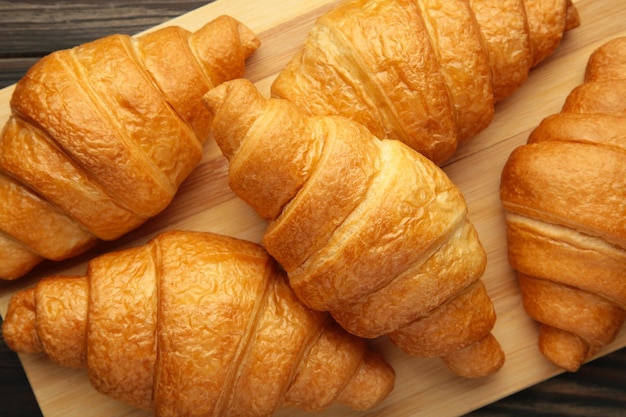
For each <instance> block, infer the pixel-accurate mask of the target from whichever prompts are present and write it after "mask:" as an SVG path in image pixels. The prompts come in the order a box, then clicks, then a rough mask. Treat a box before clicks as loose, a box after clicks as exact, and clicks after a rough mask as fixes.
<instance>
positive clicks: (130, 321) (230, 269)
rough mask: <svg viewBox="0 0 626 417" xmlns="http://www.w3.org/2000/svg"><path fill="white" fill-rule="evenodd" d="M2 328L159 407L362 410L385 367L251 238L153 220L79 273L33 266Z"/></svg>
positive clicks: (390, 374)
mask: <svg viewBox="0 0 626 417" xmlns="http://www.w3.org/2000/svg"><path fill="white" fill-rule="evenodd" d="M3 333H4V337H5V339H6V341H7V344H8V345H9V346H10V347H11V348H12V349H15V350H16V351H19V352H38V351H43V352H45V353H46V354H48V355H49V356H50V357H51V359H53V360H55V361H56V362H58V363H60V364H63V365H66V366H82V367H86V368H87V370H88V373H89V378H90V381H91V383H92V384H93V386H94V387H95V388H96V389H97V390H98V391H100V392H102V393H104V394H106V395H108V396H110V397H112V398H115V399H117V400H121V401H125V402H128V403H130V404H133V405H135V406H137V407H140V408H145V409H153V410H154V411H155V413H156V414H157V415H161V416H177V415H181V414H185V415H189V414H194V415H196V414H204V415H225V416H229V415H232V416H235V415H248V416H269V415H271V414H273V413H274V411H276V410H277V409H278V408H279V407H281V406H284V405H290V406H297V407H300V408H303V409H305V410H309V411H321V410H323V409H325V408H327V407H328V406H329V405H330V404H331V403H333V402H341V403H344V404H346V405H348V406H350V407H353V408H355V409H359V410H365V409H368V408H371V407H374V406H375V405H377V404H379V403H380V402H381V401H383V400H384V398H385V397H386V396H387V394H389V392H390V391H391V390H392V388H393V385H394V379H395V374H394V371H393V369H392V368H391V367H390V366H389V364H387V363H386V362H385V361H384V360H382V359H381V358H380V357H379V356H378V355H377V354H376V353H374V352H372V351H370V350H368V349H367V347H366V344H365V342H364V341H363V340H362V339H359V338H357V337H355V336H353V335H350V334H348V333H347V332H345V331H344V330H343V329H342V328H340V327H339V326H338V325H337V324H336V323H334V322H333V321H332V320H331V319H330V317H329V316H328V315H327V314H324V313H320V312H314V311H312V310H310V309H308V308H307V307H305V306H304V304H302V303H301V302H300V301H299V300H298V298H297V297H296V296H295V294H294V293H293V291H292V290H291V288H290V287H289V285H288V284H287V281H286V278H285V276H284V272H283V271H282V270H281V269H280V268H279V267H278V265H277V264H276V263H275V261H274V260H273V259H272V258H271V257H270V256H269V255H268V254H267V252H266V251H265V250H264V249H263V248H262V247H261V246H259V245H256V244H254V243H251V242H246V241H242V240H237V239H234V238H229V237H225V236H218V235H213V234H209V233H196V232H168V233H164V234H161V235H159V236H157V237H156V238H155V239H153V240H152V241H150V242H149V243H148V244H146V245H144V246H140V247H136V248H132V249H127V250H124V251H120V252H114V253H110V254H107V255H103V256H101V257H99V258H96V259H94V260H92V261H91V262H90V263H89V267H88V273H87V276H85V277H51V278H47V279H44V280H42V281H41V282H40V283H39V284H38V285H37V286H36V287H35V288H33V289H28V290H24V291H21V292H18V293H17V294H16V295H15V296H14V297H13V298H12V299H11V302H10V304H9V310H8V312H7V316H6V320H5V321H4V324H3Z"/></svg>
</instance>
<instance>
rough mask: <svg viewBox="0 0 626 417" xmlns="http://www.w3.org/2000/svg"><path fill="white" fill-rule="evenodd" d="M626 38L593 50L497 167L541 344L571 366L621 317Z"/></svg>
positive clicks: (606, 338)
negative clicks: (577, 80) (560, 96)
mask: <svg viewBox="0 0 626 417" xmlns="http://www.w3.org/2000/svg"><path fill="white" fill-rule="evenodd" d="M624 97H626V38H617V39H615V40H612V41H609V42H607V43H606V44H604V45H602V46H601V47H600V48H598V49H597V50H596V51H595V52H594V53H593V54H592V55H591V57H590V58H589V62H588V65H587V70H586V74H585V80H584V82H583V84H582V85H580V86H578V87H576V88H575V89H574V90H572V92H571V93H570V94H569V96H568V97H567V100H566V102H565V104H564V106H563V108H562V110H561V112H560V113H557V114H554V115H551V116H549V117H547V118H545V119H544V120H543V121H542V122H541V123H540V125H539V126H538V127H537V128H536V129H535V130H534V131H533V132H532V133H531V135H530V137H529V139H528V143H527V144H525V145H523V146H521V147H519V148H517V149H515V150H514V151H513V153H512V154H511V156H510V157H509V159H508V161H507V163H506V165H505V167H504V169H503V172H502V181H501V186H500V197H501V200H502V204H503V206H504V209H505V212H506V220H507V239H508V252H509V261H510V263H511V265H512V266H513V268H515V269H516V270H517V272H518V277H519V282H520V288H521V291H522V297H523V302H524V307H525V308H526V311H527V312H528V314H529V315H530V316H531V317H532V318H534V319H535V320H537V321H538V322H540V323H541V326H540V333H539V349H540V350H541V352H542V353H543V354H544V355H545V356H546V357H547V358H548V359H549V360H551V361H552V362H553V363H555V364H556V365H557V366H559V367H561V368H563V369H566V370H569V371H576V370H577V369H578V368H579V367H580V366H581V365H582V364H583V363H584V362H585V361H587V360H589V359H590V358H592V357H593V356H594V355H595V354H596V353H597V352H598V350H599V349H600V348H602V347H603V346H606V345H607V344H608V343H611V342H612V341H613V340H614V338H615V337H616V335H617V333H618V332H619V330H620V328H621V327H622V325H623V323H624V321H625V320H626V281H625V280H624V277H625V276H626V104H625V103H626V101H625V100H624Z"/></svg>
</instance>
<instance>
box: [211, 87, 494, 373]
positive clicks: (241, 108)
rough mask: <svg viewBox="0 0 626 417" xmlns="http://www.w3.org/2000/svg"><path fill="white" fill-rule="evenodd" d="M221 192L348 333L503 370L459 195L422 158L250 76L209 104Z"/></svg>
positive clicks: (480, 255)
mask: <svg viewBox="0 0 626 417" xmlns="http://www.w3.org/2000/svg"><path fill="white" fill-rule="evenodd" d="M205 101H206V103H207V106H208V108H209V109H210V110H211V112H212V113H213V115H214V129H213V135H214V137H215V140H216V142H217V144H218V146H219V147H220V149H221V150H222V152H223V153H224V155H225V156H226V158H228V160H229V163H230V166H229V184H230V186H231V188H232V190H233V191H234V192H235V193H236V194H237V195H239V196H240V197H241V198H242V199H243V200H245V201H246V202H247V203H249V204H250V205H251V206H252V207H253V208H254V209H255V210H256V212H257V213H258V214H259V215H260V216H261V217H263V218H265V219H268V220H269V221H270V224H269V227H268V229H267V231H266V232H265V234H264V237H263V244H264V245H265V247H266V249H267V250H268V252H269V253H270V254H271V255H272V256H273V257H274V258H275V259H276V260H277V261H278V262H279V263H280V264H281V265H282V266H283V268H284V269H285V270H286V271H287V273H288V276H289V281H290V284H291V286H292V288H293V289H294V291H295V293H296V294H297V295H298V297H299V298H300V299H301V300H302V301H303V302H304V303H305V304H306V305H308V306H309V307H311V308H312V309H315V310H320V311H330V312H331V314H332V315H333V316H334V317H335V319H336V320H337V321H338V322H339V323H340V324H341V325H342V326H343V327H344V328H345V329H347V330H348V331H350V332H351V333H354V334H356V335H358V336H361V337H367V338H374V337H378V336H381V335H384V334H388V335H389V336H390V337H391V339H392V340H393V341H394V342H395V343H396V344H397V345H398V346H400V347H401V348H402V349H403V350H405V351H406V352H408V353H410V354H412V355H415V356H432V357H442V358H443V359H444V361H445V362H446V363H447V364H448V365H449V366H450V367H451V368H452V369H453V370H454V371H455V372H457V373H459V374H461V375H464V376H482V375H487V374H490V373H492V372H495V371H496V370H497V369H499V368H500V366H501V365H502V363H503V361H504V355H503V353H502V351H501V349H500V346H499V344H498V342H497V341H496V340H495V338H494V337H493V336H492V335H491V333H490V331H491V329H492V327H493V325H494V322H495V319H496V316H495V312H494V308H493V305H492V303H491V300H490V298H489V297H488V295H487V293H486V291H485V287H484V286H483V284H482V283H481V281H480V280H479V278H480V276H481V275H482V274H483V272H484V268H485V263H486V256H485V252H484V249H483V247H482V245H481V244H480V242H479V239H478V236H477V234H476V231H475V229H474V227H473V226H472V225H471V224H470V222H469V221H468V217H467V206H466V203H465V200H464V198H463V196H462V195H461V192H460V190H459V189H458V188H457V187H456V186H455V185H454V184H453V183H452V182H451V181H450V180H449V179H448V178H447V176H446V175H445V173H444V172H443V171H442V170H441V169H440V168H439V167H437V166H436V165H435V164H433V163H432V162H431V161H430V160H428V159H427V158H425V157H423V156H422V155H420V154H419V153H417V152H415V151H413V150H412V149H411V148H409V147H408V146H406V145H404V144H403V143H401V142H399V141H393V140H379V139H378V138H376V137H374V136H373V135H372V133H370V132H369V130H367V129H366V128H365V127H364V126H362V125H360V124H358V123H356V122H354V121H351V120H349V119H346V118H343V117H338V116H319V117H318V116H307V115H306V114H305V113H303V112H301V111H300V110H299V109H298V108H297V107H296V106H295V105H294V104H293V103H291V102H289V101H287V100H282V99H269V100H267V99H265V98H264V97H263V96H262V95H261V94H260V93H259V91H258V90H257V89H256V88H255V86H254V85H253V84H252V83H251V82H250V81H248V80H244V79H238V80H233V81H229V82H226V83H224V84H222V85H220V86H218V87H216V88H214V89H212V90H211V91H209V92H208V93H207V94H206V95H205Z"/></svg>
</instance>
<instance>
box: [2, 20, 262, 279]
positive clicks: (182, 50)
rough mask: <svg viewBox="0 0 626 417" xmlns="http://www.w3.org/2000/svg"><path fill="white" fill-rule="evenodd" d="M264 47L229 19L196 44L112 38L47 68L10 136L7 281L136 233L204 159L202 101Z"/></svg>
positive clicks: (26, 90)
mask: <svg viewBox="0 0 626 417" xmlns="http://www.w3.org/2000/svg"><path fill="white" fill-rule="evenodd" d="M258 45H259V41H258V39H257V38H256V37H255V35H254V34H253V33H252V32H251V31H250V30H249V29H248V28H246V27H245V26H244V25H243V24H241V23H239V22H238V21H236V20H235V19H233V18H231V17H228V16H222V17H219V18H217V19H215V20H213V21H212V22H209V23H208V24H207V25H205V26H204V27H203V28H201V29H200V30H198V31H197V32H195V33H190V32H189V31H187V30H185V29H182V28H180V27H175V26H172V27H166V28H163V29H161V30H158V31H155V32H151V33H147V34H144V35H143V36H140V37H138V38H136V39H133V38H131V37H129V36H125V35H113V36H109V37H105V38H102V39H99V40H96V41H94V42H91V43H87V44H84V45H81V46H78V47H75V48H73V49H69V50H63V51H57V52H55V53H52V54H50V55H48V56H46V57H44V58H43V59H41V60H40V61H39V62H38V63H37V64H35V66H33V68H31V69H30V70H29V72H28V73H27V74H26V75H25V76H24V78H22V79H21V80H20V81H19V82H18V83H17V85H16V87H15V91H14V93H13V96H12V99H11V110H12V116H11V117H10V119H9V120H8V122H7V124H6V126H5V127H4V130H3V131H2V135H1V136H0V199H1V200H2V205H0V279H15V278H18V277H20V276H22V275H24V274H25V273H26V272H28V271H29V270H30V269H31V268H32V267H33V266H34V265H36V264H37V263H39V262H40V261H41V260H42V258H47V259H52V260H61V259H65V258H68V257H71V256H75V255H77V254H79V253H81V252H84V251H85V250H86V249H88V248H90V247H91V246H93V245H94V244H95V243H96V241H97V240H98V239H103V240H111V239H115V238H117V237H119V236H120V235H122V234H124V233H126V232H128V231H129V230H131V229H133V228H135V227H137V226H138V225H140V224H141V223H143V222H144V221H145V220H146V219H148V218H149V217H152V216H154V215H156V214H157V213H159V212H160V211H161V210H163V209H164V208H165V206H167V204H168V203H169V202H170V201H171V199H172V197H173V196H174V194H175V193H176V191H177V189H178V187H179V186H180V184H181V182H182V181H183V180H184V179H185V178H186V177H187V176H188V175H189V173H190V172H191V171H192V170H193V169H194V168H195V166H196V165H197V164H198V162H199V161H200V158H201V156H202V143H203V142H204V141H205V140H206V138H207V137H208V136H209V133H210V132H209V130H210V126H211V117H210V114H209V113H208V112H207V110H206V108H205V107H204V105H203V104H202V100H201V97H202V95H203V94H204V93H206V92H207V91H208V90H209V88H211V87H213V86H215V85H217V84H219V83H221V82H223V81H225V80H228V79H232V78H237V77H241V76H243V73H244V65H245V59H246V58H247V57H248V56H249V55H250V54H251V53H252V52H253V51H254V50H255V49H256V48H257V47H258Z"/></svg>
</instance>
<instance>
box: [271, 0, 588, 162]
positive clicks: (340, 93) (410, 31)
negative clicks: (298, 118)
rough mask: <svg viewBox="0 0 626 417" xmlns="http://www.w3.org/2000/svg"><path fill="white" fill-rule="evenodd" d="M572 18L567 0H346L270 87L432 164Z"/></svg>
mask: <svg viewBox="0 0 626 417" xmlns="http://www.w3.org/2000/svg"><path fill="white" fill-rule="evenodd" d="M578 24H579V19H578V14H577V11H576V8H575V7H574V6H573V5H572V3H571V2H570V0H554V1H549V2H541V1H533V0H504V1H503V0H474V1H443V0H350V1H344V2H342V3H340V4H339V5H338V6H337V7H335V8H333V9H332V10H330V11H328V12H327V13H326V14H324V15H323V16H321V17H320V18H319V19H318V20H317V22H316V23H315V25H314V26H313V28H312V29H311V31H310V33H309V36H308V38H307V39H306V42H305V44H304V46H303V48H302V49H301V50H300V51H299V52H298V53H296V54H295V55H294V56H293V58H292V59H291V61H290V62H289V63H288V64H287V66H286V68H285V69H284V70H283V71H281V72H280V73H279V74H278V77H277V78H276V80H275V81H274V83H273V85H272V90H271V91H272V95H273V96H275V97H281V98H286V99H288V100H291V101H293V102H294V103H296V105H298V106H299V107H300V108H301V109H302V110H304V111H306V112H309V113H311V114H317V115H326V114H339V115H342V116H346V117H348V118H351V119H353V120H356V121H358V122H359V123H362V124H364V125H365V126H367V127H368V128H369V129H370V130H371V131H372V133H374V135H375V136H377V137H379V138H392V139H398V140H401V141H402V142H404V143H406V144H408V145H409V146H411V147H412V148H414V149H416V150H417V151H419V152H420V153H422V154H424V155H425V156H426V157H428V158H430V159H431V160H433V161H434V162H435V163H437V164H441V163H442V162H444V161H445V160H447V159H448V158H449V157H450V156H451V155H452V154H453V153H454V151H455V150H456V147H457V143H459V142H462V141H465V140H467V139H469V138H471V137H473V136H475V135H476V134H477V133H478V132H480V131H481V130H483V129H484V128H485V127H487V126H488V125H489V124H490V122H491V120H492V117H493V113H494V104H495V103H496V102H497V101H500V100H502V99H504V98H506V97H508V96H509V95H511V94H512V93H513V91H515V90H516V89H517V88H518V87H519V86H520V85H521V84H522V83H523V82H524V81H525V80H526V78H527V75H528V72H529V70H530V69H531V68H532V67H533V66H535V65H537V64H538V63H539V62H541V61H542V60H543V59H545V58H546V57H547V56H548V55H550V54H551V53H552V52H553V51H554V50H555V48H556V47H557V46H558V45H559V43H560V41H561V39H562V37H563V32H565V31H567V30H570V29H571V28H573V27H575V26H577V25H578Z"/></svg>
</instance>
